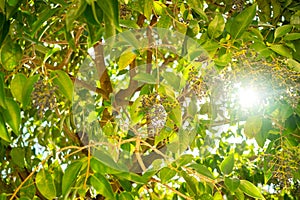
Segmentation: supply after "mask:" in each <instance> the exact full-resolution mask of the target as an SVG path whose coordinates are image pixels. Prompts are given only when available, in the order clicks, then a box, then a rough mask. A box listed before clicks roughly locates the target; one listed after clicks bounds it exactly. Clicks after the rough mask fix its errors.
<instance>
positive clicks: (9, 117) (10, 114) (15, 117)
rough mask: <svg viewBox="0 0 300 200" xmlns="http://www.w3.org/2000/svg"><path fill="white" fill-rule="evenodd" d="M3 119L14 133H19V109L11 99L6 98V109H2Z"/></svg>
mask: <svg viewBox="0 0 300 200" xmlns="http://www.w3.org/2000/svg"><path fill="white" fill-rule="evenodd" d="M3 114H4V119H5V121H6V123H7V124H8V125H9V126H10V128H11V129H12V130H13V131H14V133H15V134H16V135H19V134H20V125H21V110H20V107H19V105H18V104H17V102H15V101H14V100H13V99H6V109H5V110H4V111H3Z"/></svg>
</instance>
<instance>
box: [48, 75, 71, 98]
mask: <svg viewBox="0 0 300 200" xmlns="http://www.w3.org/2000/svg"><path fill="white" fill-rule="evenodd" d="M51 75H52V77H55V78H54V79H53V83H54V84H55V85H57V86H58V88H59V91H60V92H61V93H62V94H63V95H64V96H65V97H66V98H67V99H68V100H69V101H72V99H73V89H74V85H73V82H72V80H71V79H70V77H69V75H68V74H67V73H66V72H65V71H62V70H56V71H53V72H52V73H51Z"/></svg>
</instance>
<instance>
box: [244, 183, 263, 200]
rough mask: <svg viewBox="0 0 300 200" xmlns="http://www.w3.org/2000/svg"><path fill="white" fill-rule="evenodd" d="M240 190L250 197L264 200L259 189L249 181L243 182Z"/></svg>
mask: <svg viewBox="0 0 300 200" xmlns="http://www.w3.org/2000/svg"><path fill="white" fill-rule="evenodd" d="M239 188H240V189H241V190H242V191H243V192H244V193H245V194H247V195H248V196H250V197H253V198H258V199H264V197H263V195H262V194H261V193H260V191H259V189H258V188H257V187H256V186H255V185H253V183H251V182H249V181H247V180H241V181H240V186H239Z"/></svg>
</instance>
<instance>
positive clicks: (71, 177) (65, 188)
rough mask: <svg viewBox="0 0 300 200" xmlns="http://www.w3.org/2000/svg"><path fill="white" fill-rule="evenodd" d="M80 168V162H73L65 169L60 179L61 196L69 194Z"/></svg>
mask: <svg viewBox="0 0 300 200" xmlns="http://www.w3.org/2000/svg"><path fill="white" fill-rule="evenodd" d="M81 167H82V162H81V161H75V162H73V163H71V164H70V165H69V166H68V167H67V169H66V171H65V173H64V175H63V179H62V195H63V196H67V194H68V193H69V192H70V190H71V187H72V185H73V184H74V183H75V180H76V179H77V176H78V174H79V172H80V169H81Z"/></svg>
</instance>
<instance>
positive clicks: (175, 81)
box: [163, 72, 180, 90]
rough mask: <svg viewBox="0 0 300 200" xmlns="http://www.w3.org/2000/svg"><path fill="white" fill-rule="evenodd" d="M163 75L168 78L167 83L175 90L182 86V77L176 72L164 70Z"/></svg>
mask: <svg viewBox="0 0 300 200" xmlns="http://www.w3.org/2000/svg"><path fill="white" fill-rule="evenodd" d="M163 77H164V78H165V79H166V81H167V83H168V84H169V85H171V86H172V87H173V88H174V89H175V90H178V89H179V87H180V77H179V76H177V75H176V74H175V73H174V72H164V73H163Z"/></svg>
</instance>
